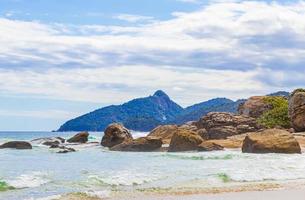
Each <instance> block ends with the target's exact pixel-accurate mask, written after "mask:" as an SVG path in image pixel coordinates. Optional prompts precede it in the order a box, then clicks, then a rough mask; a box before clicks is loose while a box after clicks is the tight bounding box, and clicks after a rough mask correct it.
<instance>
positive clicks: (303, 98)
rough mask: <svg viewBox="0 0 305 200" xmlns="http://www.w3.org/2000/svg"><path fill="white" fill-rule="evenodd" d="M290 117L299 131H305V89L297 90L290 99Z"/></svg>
mask: <svg viewBox="0 0 305 200" xmlns="http://www.w3.org/2000/svg"><path fill="white" fill-rule="evenodd" d="M289 117H290V121H291V125H292V127H293V128H294V129H295V130H296V131H297V132H302V131H305V90H303V89H298V90H295V91H294V92H293V93H292V94H291V96H290V99H289Z"/></svg>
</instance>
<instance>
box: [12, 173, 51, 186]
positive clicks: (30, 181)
mask: <svg viewBox="0 0 305 200" xmlns="http://www.w3.org/2000/svg"><path fill="white" fill-rule="evenodd" d="M6 182H7V184H8V185H10V186H12V187H14V188H17V189H22V188H34V187H39V186H41V185H44V184H46V183H48V182H50V179H49V177H48V175H47V174H46V173H42V172H32V173H29V174H22V175H20V176H19V177H17V178H16V179H13V180H7V181H6Z"/></svg>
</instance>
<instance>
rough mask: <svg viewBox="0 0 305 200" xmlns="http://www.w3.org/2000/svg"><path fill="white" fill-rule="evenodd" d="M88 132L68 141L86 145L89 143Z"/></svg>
mask: <svg viewBox="0 0 305 200" xmlns="http://www.w3.org/2000/svg"><path fill="white" fill-rule="evenodd" d="M88 136H89V133H88V132H81V133H78V134H76V135H74V136H73V137H71V138H70V139H68V140H67V142H69V143H86V142H88Z"/></svg>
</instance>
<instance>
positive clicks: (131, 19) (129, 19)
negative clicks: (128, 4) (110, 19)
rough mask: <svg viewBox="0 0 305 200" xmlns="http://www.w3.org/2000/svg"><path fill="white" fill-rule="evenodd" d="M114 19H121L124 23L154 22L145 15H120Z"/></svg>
mask: <svg viewBox="0 0 305 200" xmlns="http://www.w3.org/2000/svg"><path fill="white" fill-rule="evenodd" d="M114 19H119V20H122V21H127V22H131V23H136V22H147V21H148V22H152V21H153V20H154V18H153V17H151V16H143V15H131V14H119V15H116V16H114Z"/></svg>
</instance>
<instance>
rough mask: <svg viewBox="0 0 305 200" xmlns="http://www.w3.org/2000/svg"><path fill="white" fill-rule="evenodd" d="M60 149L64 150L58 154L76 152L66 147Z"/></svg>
mask: <svg viewBox="0 0 305 200" xmlns="http://www.w3.org/2000/svg"><path fill="white" fill-rule="evenodd" d="M59 148H60V149H63V150H61V151H58V152H57V153H70V152H75V149H73V148H69V147H64V146H61V147H59Z"/></svg>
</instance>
